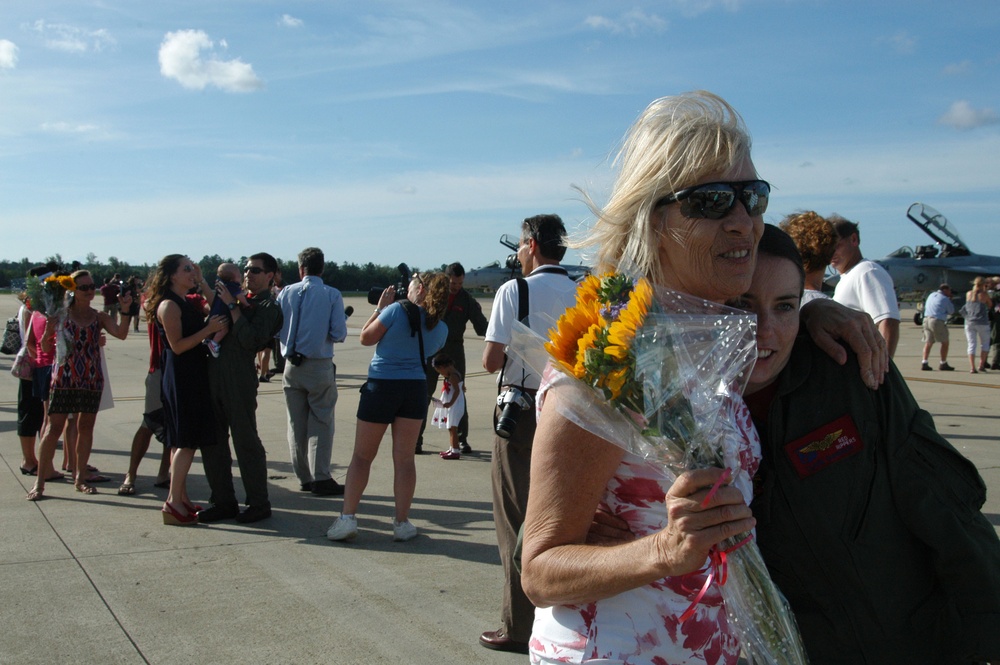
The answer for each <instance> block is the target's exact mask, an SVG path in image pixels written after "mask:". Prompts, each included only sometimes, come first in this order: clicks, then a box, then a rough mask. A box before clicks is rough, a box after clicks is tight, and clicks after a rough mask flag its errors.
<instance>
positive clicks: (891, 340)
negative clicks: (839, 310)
mask: <svg viewBox="0 0 1000 665" xmlns="http://www.w3.org/2000/svg"><path fill="white" fill-rule="evenodd" d="M827 219H829V220H830V221H831V222H832V223H833V228H834V229H835V230H836V231H837V236H838V237H839V238H840V240H839V241H838V242H837V248H836V250H834V252H833V258H832V259H831V260H830V265H832V266H833V267H834V268H836V270H837V272H839V273H840V281H839V282H837V288H836V290H835V291H834V293H833V299H834V300H836V301H837V302H839V303H840V304H842V305H846V306H847V307H850V308H851V309H855V310H858V311H859V312H867V313H868V314H869V315H870V316H871V317H872V320H873V321H874V322H875V325H876V326H877V327H878V331H879V332H880V333H882V337H883V338H885V344H886V348H887V349H888V350H889V357H890V358H891V357H893V356H894V355H895V354H896V344H898V343H899V304H898V303H897V302H896V289H895V287H894V286H893V283H892V277H890V276H889V273H888V272H886V270H885V268H883V267H882V266H880V265H879V264H877V263H875V262H874V261H869V260H868V259H866V258H864V257H863V256H861V235H860V233H859V232H858V225H857V224H855V223H854V222H851V221H848V220H846V219H844V218H843V217H841V216H840V215H830V216H829V217H828V218H827Z"/></svg>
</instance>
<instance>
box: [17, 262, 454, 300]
mask: <svg viewBox="0 0 1000 665" xmlns="http://www.w3.org/2000/svg"><path fill="white" fill-rule="evenodd" d="M49 261H54V262H55V263H57V264H59V265H61V266H63V267H64V268H65V269H66V270H67V271H71V270H75V269H83V270H88V271H90V273H91V274H92V275H93V276H94V281H95V282H97V283H98V284H101V283H103V282H104V280H105V278H107V277H111V276H113V275H115V274H117V275H118V276H119V277H121V279H123V280H126V279H128V278H129V277H132V276H133V275H135V276H136V277H138V278H139V279H142V280H144V281H145V280H146V278H147V277H148V276H149V275H150V273H151V272H152V271H153V269H154V268H155V267H156V266H155V265H149V264H147V263H141V264H133V263H128V262H126V261H122V260H120V259H118V258H117V257H114V256H109V257H108V258H107V260H106V261H100V260H98V258H97V256H96V255H95V254H94V253H90V254H87V257H86V259H85V260H84V261H65V260H63V258H62V257H61V256H60V255H59V254H56V255H54V256H48V257H46V258H45V259H43V260H41V261H33V260H30V259H28V258H23V259H21V260H20V261H10V260H0V289H11V290H14V291H17V290H20V289H23V288H24V282H25V278H26V277H27V275H28V270H30V269H31V268H32V267H33V266H36V265H39V264H44V263H48V262H49ZM246 261H247V257H245V256H243V257H240V258H239V259H235V258H232V257H230V258H224V257H222V256H220V255H219V254H213V255H211V256H208V255H206V256H203V257H202V258H201V260H200V261H197V262H196V263H197V264H198V265H199V266H200V267H201V271H202V274H204V275H205V278H206V279H208V281H209V283H211V282H212V281H213V280H214V278H215V272H216V269H217V268H218V267H219V264H220V263H235V264H236V265H238V266H242V265H245V264H246ZM277 261H278V268H279V270H281V277H282V280H283V281H284V283H285V284H293V283H295V282H298V281H299V265H298V259H297V258H294V259H291V260H282V259H277ZM436 269H437V270H444V265H442V266H440V267H439V268H436ZM413 270H414V271H417V270H418V269H417V268H416V267H414V268H413ZM323 281H324V282H325V283H326V284H329V285H330V286H332V287H334V288H337V289H340V290H341V291H365V292H367V291H368V289H370V288H371V287H373V286H378V287H386V286H389V285H390V284H397V283H399V281H400V272H399V270H398V268H397V267H395V266H382V265H375V264H374V263H371V262H369V263H365V264H364V265H358V264H356V263H351V262H347V263H336V262H334V261H327V262H326V266H325V268H324V270H323Z"/></svg>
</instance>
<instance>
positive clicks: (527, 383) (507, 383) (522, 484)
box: [479, 215, 576, 653]
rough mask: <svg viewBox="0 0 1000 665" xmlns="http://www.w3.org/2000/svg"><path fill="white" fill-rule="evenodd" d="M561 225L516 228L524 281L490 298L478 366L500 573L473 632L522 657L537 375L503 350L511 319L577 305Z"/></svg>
mask: <svg viewBox="0 0 1000 665" xmlns="http://www.w3.org/2000/svg"><path fill="white" fill-rule="evenodd" d="M565 235H566V228H565V227H564V226H563V223H562V220H561V219H560V218H559V216H558V215H537V216H535V217H529V218H528V219H526V220H524V222H523V223H522V224H521V242H520V245H519V247H518V250H517V258H518V260H519V261H520V263H521V267H522V272H523V274H524V275H526V277H524V278H519V279H516V280H509V281H507V282H506V283H504V284H503V285H502V286H501V287H500V288H499V289H497V293H496V296H495V297H494V299H493V311H492V312H491V314H490V323H489V327H488V328H487V330H486V349H485V350H484V351H483V367H485V368H486V371H488V372H490V373H493V372H496V371H498V370H499V371H500V376H499V378H498V380H497V384H498V386H499V389H500V394H499V396H498V397H497V408H496V412H495V416H494V419H495V423H496V424H495V428H494V429H495V431H496V434H497V436H496V437H495V438H494V443H493V460H492V476H493V519H494V522H495V523H496V529H497V544H498V545H499V547H500V560H501V562H502V563H503V569H504V590H503V604H502V606H501V611H500V620H501V626H500V628H499V630H495V631H487V632H485V633H483V634H482V635H480V637H479V643H480V644H482V645H483V646H484V647H486V648H488V649H496V650H499V651H513V652H517V653H528V639H529V637H530V636H531V625H532V623H533V622H534V616H535V608H534V606H533V605H532V604H531V601H529V600H528V598H527V596H525V595H524V591H522V590H521V575H520V573H519V572H518V571H517V570H516V569H515V567H514V547H515V545H516V544H517V533H518V531H519V530H520V528H521V524H522V523H523V522H524V512H525V510H526V508H527V505H528V485H529V478H528V476H529V472H530V469H531V441H532V439H533V438H534V436H535V408H534V407H535V393H536V392H537V390H538V386H539V383H540V381H541V377H540V376H539V375H538V374H536V373H535V372H533V371H532V370H531V369H530V368H528V367H526V366H525V365H524V364H523V363H521V362H520V361H518V360H516V359H515V358H511V357H508V356H507V355H506V353H505V351H504V349H505V347H506V346H507V345H508V344H509V343H510V341H511V331H512V328H513V323H514V321H522V322H525V323H528V325H529V327H530V325H531V324H530V320H531V318H534V317H535V316H536V315H539V314H545V315H548V316H549V317H551V318H552V319H553V320H555V319H558V318H559V316H560V315H561V314H562V313H563V312H564V311H565V310H566V308H567V307H571V306H572V305H573V304H574V302H575V301H576V282H574V281H573V280H572V279H570V278H569V275H568V274H567V273H566V270H565V269H564V268H562V267H561V266H560V265H559V261H561V260H562V257H563V255H564V254H565V253H566V245H565Z"/></svg>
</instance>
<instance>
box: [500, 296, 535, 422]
mask: <svg viewBox="0 0 1000 665" xmlns="http://www.w3.org/2000/svg"><path fill="white" fill-rule="evenodd" d="M527 319H528V280H526V279H525V278H523V277H518V278H517V320H518V321H520V322H521V323H523V324H524V325H528V321H527ZM529 327H530V326H529ZM506 371H507V355H506V354H504V361H503V367H501V368H500V379H499V380H498V381H497V395H499V394H500V393H501V392H503V385H504V383H503V379H504V374H505V373H506ZM524 379H525V377H524V370H523V369H522V370H521V384H522V385H523V384H524ZM495 424H496V423H494V425H495Z"/></svg>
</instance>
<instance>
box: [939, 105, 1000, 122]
mask: <svg viewBox="0 0 1000 665" xmlns="http://www.w3.org/2000/svg"><path fill="white" fill-rule="evenodd" d="M998 122H1000V116H998V115H997V112H996V111H994V110H993V109H990V108H983V109H974V108H972V105H971V104H969V102H967V101H965V100H964V99H962V100H959V101H957V102H955V103H954V104H952V105H951V108H949V109H948V111H947V112H945V114H944V115H942V116H941V117H940V118H938V123H939V124H941V125H948V126H949V127H954V128H955V129H975V128H977V127H982V126H984V125H995V124H997V123H998Z"/></svg>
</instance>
